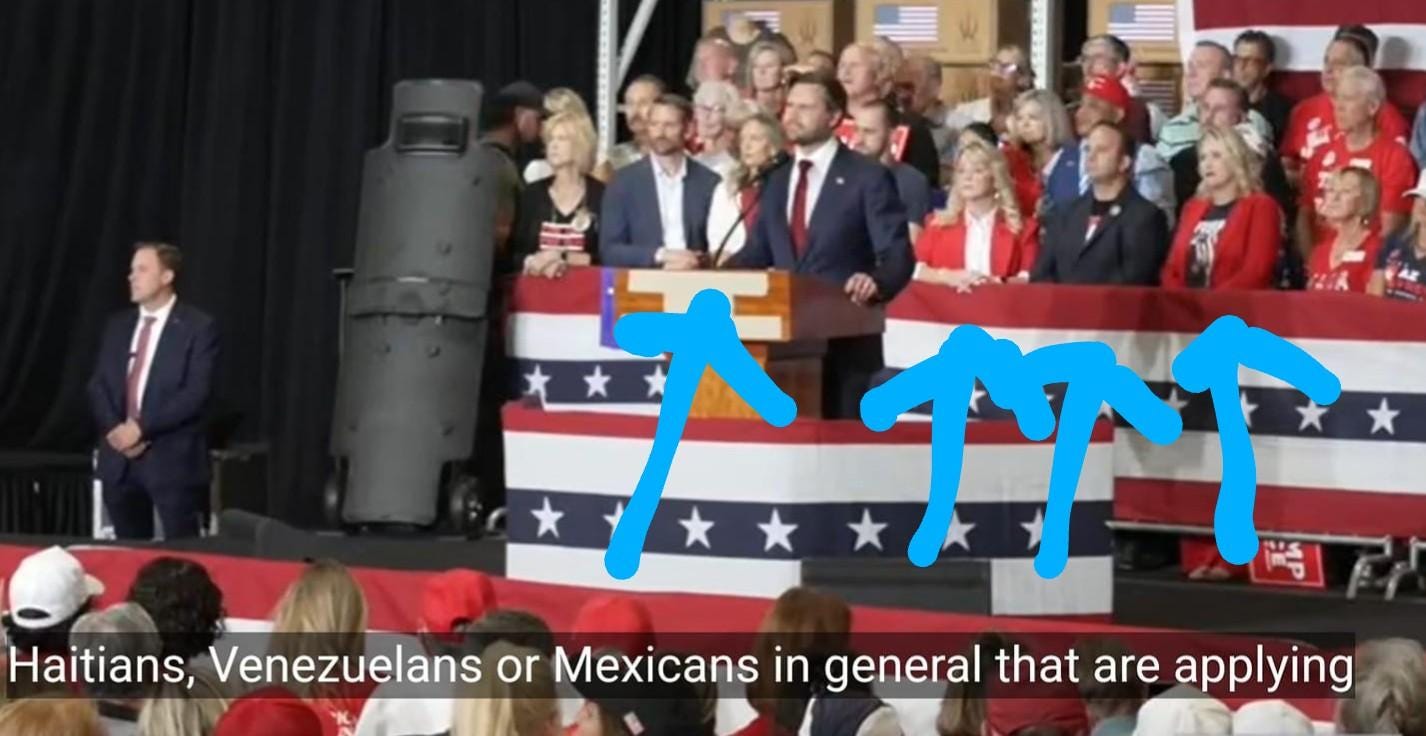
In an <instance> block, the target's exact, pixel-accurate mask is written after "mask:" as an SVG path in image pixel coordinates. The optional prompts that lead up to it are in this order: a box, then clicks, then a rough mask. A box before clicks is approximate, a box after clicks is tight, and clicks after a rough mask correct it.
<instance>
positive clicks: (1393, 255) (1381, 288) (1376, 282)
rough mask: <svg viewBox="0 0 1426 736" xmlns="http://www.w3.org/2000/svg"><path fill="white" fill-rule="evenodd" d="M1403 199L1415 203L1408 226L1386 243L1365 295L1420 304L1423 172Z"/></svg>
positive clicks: (1424, 277)
mask: <svg viewBox="0 0 1426 736" xmlns="http://www.w3.org/2000/svg"><path fill="white" fill-rule="evenodd" d="M1406 195H1407V196H1408V197H1411V198H1412V199H1413V200H1415V204H1414V205H1412V207H1411V223H1410V224H1409V225H1408V226H1407V227H1406V228H1404V229H1402V230H1400V231H1398V232H1397V233H1396V234H1395V235H1393V236H1391V239H1390V240H1389V241H1387V244H1386V247H1385V248H1383V249H1382V252H1381V257H1380V258H1379V259H1378V260H1377V264H1376V271H1374V272H1373V273H1372V280H1371V282H1370V283H1368V284H1367V293H1368V294H1374V295H1376V296H1385V297H1389V298H1391V299H1405V300H1407V301H1413V302H1420V301H1426V171H1422V172H1421V180H1420V181H1419V182H1417V184H1416V188H1415V189H1412V190H1411V191H1409V192H1407V193H1406Z"/></svg>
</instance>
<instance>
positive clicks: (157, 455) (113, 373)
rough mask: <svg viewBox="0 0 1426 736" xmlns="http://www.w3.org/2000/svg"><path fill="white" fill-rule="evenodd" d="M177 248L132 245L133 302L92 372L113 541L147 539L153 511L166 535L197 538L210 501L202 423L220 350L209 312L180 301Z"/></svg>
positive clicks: (108, 333)
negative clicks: (101, 433)
mask: <svg viewBox="0 0 1426 736" xmlns="http://www.w3.org/2000/svg"><path fill="white" fill-rule="evenodd" d="M181 262H182V255H181V254H180V253H179V250H178V248H176V247H174V246H172V245H169V244H167V243H139V244H138V246H136V247H135V249H134V257H133V260H132V262H131V263H130V266H129V296H130V298H131V300H132V301H133V302H134V304H136V305H137V308H136V309H126V310H124V311H122V312H120V313H118V314H115V315H114V316H113V317H111V318H110V319H109V323H108V325H106V326H105V328H104V336H103V338H102V342H101V343H100V346H99V359H98V362H97V364H96V365H95V367H94V375H93V376H92V377H91V378H90V379H89V405H90V410H91V411H92V412H93V414H94V421H95V423H96V424H98V425H99V429H100V431H102V432H104V439H103V441H101V442H100V443H99V462H98V468H97V471H96V472H97V475H98V477H99V480H100V482H102V483H103V484H104V507H105V508H106V509H107V510H108V511H109V518H110V520H111V521H113V523H114V533H115V535H116V536H118V537H119V538H120V539H151V538H152V537H153V534H154V528H153V513H154V509H155V508H157V509H158V516H159V520H160V521H161V522H162V523H163V531H164V536H165V538H167V539H176V538H180V537H193V536H197V535H198V519H199V514H200V513H202V511H203V510H204V509H205V508H206V506H207V501H206V499H207V495H206V488H207V485H208V479H209V466H208V448H207V440H206V438H205V434H204V433H205V430H206V428H205V427H204V423H203V413H204V408H205V407H206V405H207V403H208V395H209V391H210V389H211V387H212V382H213V365H214V362H215V361H216V359H217V356H218V331H217V328H216V326H215V325H214V323H213V319H212V318H211V317H209V316H208V315H206V314H204V313H202V312H200V311H198V310H197V309H195V308H193V307H191V306H189V305H187V304H184V303H182V302H179V301H178V296H177V294H176V293H175V291H174V280H175V279H176V278H177V277H178V270H179V266H180V264H181Z"/></svg>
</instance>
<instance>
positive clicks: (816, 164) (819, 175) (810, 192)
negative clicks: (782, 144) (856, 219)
mask: <svg viewBox="0 0 1426 736" xmlns="http://www.w3.org/2000/svg"><path fill="white" fill-rule="evenodd" d="M840 146H841V143H839V142H838V141H837V137H836V136H832V137H831V138H828V139H827V140H826V142H824V143H823V144H822V145H820V146H818V147H816V148H814V149H812V150H810V151H803V150H802V147H801V146H798V147H797V158H796V160H795V161H793V164H792V178H790V179H788V180H787V221H788V223H789V224H790V223H791V222H792V202H793V200H794V199H796V198H797V182H798V181H800V180H801V179H802V162H803V161H811V162H812V168H811V169H809V170H808V171H807V213H806V217H807V220H806V222H804V223H803V224H805V225H807V226H808V227H811V226H812V210H814V209H816V207H817V197H818V196H819V195H821V194H822V185H823V184H825V183H826V181H827V172H828V171H829V170H831V168H832V159H834V158H836V157H837V148H838V147H840Z"/></svg>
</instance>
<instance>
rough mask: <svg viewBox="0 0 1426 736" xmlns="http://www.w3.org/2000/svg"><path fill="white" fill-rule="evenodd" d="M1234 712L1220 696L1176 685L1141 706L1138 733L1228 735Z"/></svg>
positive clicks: (1144, 735)
mask: <svg viewBox="0 0 1426 736" xmlns="http://www.w3.org/2000/svg"><path fill="white" fill-rule="evenodd" d="M1232 732H1233V712H1232V711H1230V710H1228V706H1226V705H1224V704H1223V701H1221V700H1218V699H1217V698H1214V697H1210V696H1208V695H1205V694H1204V693H1203V691H1202V690H1199V689H1197V688H1193V687H1189V686H1187V685H1174V686H1173V687H1171V688H1169V689H1168V690H1166V691H1165V692H1164V693H1163V694H1162V695H1159V696H1158V697H1156V698H1151V699H1150V700H1149V701H1148V702H1146V703H1144V705H1143V706H1141V707H1140V708H1139V721H1138V723H1136V724H1135V725H1134V736H1188V735H1189V734H1193V735H1194V736H1227V735H1228V734H1230V733H1232Z"/></svg>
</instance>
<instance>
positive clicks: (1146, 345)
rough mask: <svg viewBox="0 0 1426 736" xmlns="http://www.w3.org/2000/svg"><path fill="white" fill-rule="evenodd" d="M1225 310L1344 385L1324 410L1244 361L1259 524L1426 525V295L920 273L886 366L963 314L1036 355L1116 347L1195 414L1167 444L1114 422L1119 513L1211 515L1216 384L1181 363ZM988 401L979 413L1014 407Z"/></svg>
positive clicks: (1380, 528) (1327, 527)
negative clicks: (1004, 280) (973, 278)
mask: <svg viewBox="0 0 1426 736" xmlns="http://www.w3.org/2000/svg"><path fill="white" fill-rule="evenodd" d="M1226 314H1232V315H1237V316H1239V317H1242V318H1243V319H1244V320H1245V321H1246V322H1247V323H1248V324H1250V325H1253V326H1257V327H1262V328H1264V329H1267V330H1270V331H1272V332H1274V333H1275V334H1277V335H1279V336H1281V337H1284V338H1287V339H1289V340H1291V341H1292V342H1293V343H1294V344H1295V345H1297V346H1298V347H1301V348H1302V349H1304V350H1306V351H1307V352H1309V353H1310V354H1312V356H1313V357H1315V358H1316V359H1317V360H1319V361H1321V362H1322V364H1323V365H1325V366H1326V367H1327V368H1328V369H1329V370H1331V371H1332V372H1333V373H1334V374H1336V376H1337V377H1338V378H1339V379H1340V380H1341V382H1342V395H1341V397H1340V398H1339V399H1338V400H1337V402H1336V403H1334V404H1332V405H1331V406H1330V407H1319V406H1317V405H1315V404H1313V403H1311V402H1309V401H1308V400H1307V397H1305V396H1303V395H1302V394H1301V393H1300V392H1298V391H1297V390H1296V389H1294V388H1292V387H1290V386H1288V385H1287V384H1284V383H1283V382H1281V381H1279V380H1277V379H1276V378H1273V377H1271V376H1267V375H1264V374H1262V373H1258V372H1256V371H1251V370H1248V369H1246V368H1244V369H1241V370H1240V375H1239V382H1240V385H1241V387H1242V394H1241V396H1240V404H1241V406H1242V409H1243V412H1244V414H1245V416H1246V417H1247V422H1248V430H1249V432H1250V434H1251V436H1252V442H1253V448H1254V451H1255V455H1256V461H1257V479H1258V489H1257V501H1256V505H1255V507H1254V509H1255V510H1254V519H1255V521H1256V523H1257V526H1258V528H1259V529H1263V530H1270V531H1279V532H1289V533H1292V532H1297V533H1303V532H1315V533H1327V534H1340V535H1358V536H1383V535H1390V536H1393V537H1400V538H1408V537H1412V536H1426V493H1423V491H1422V485H1421V482H1420V480H1419V479H1418V476H1417V474H1416V473H1414V472H1413V471H1410V470H1407V468H1410V467H1414V466H1415V464H1416V463H1417V462H1419V461H1418V458H1419V457H1420V456H1421V452H1422V447H1423V443H1426V372H1423V371H1422V370H1421V368H1420V366H1421V365H1423V363H1424V362H1426V320H1423V319H1422V316H1423V314H1426V313H1423V312H1422V310H1421V309H1420V308H1419V306H1418V305H1415V304H1410V303H1406V302H1395V301H1391V300H1386V299H1378V298H1374V297H1369V296H1365V295H1361V294H1326V293H1304V292H1298V293H1284V292H1273V291H1263V292H1250V291H1241V292H1191V291H1165V290H1157V289H1138V288H1102V287H1051V286H1038V285H1037V286H1021V287H999V288H988V289H981V290H977V291H976V292H975V293H973V294H970V295H958V294H955V293H954V292H951V291H950V290H947V289H944V288H939V287H934V286H928V285H925V284H912V285H911V286H910V287H909V288H907V290H906V291H904V292H903V293H902V294H901V295H900V296H899V297H898V298H897V299H896V301H894V302H892V304H891V306H890V308H889V310H888V313H887V324H886V336H885V345H886V363H887V366H888V367H890V368H893V369H897V368H906V367H908V366H910V365H913V364H915V363H916V362H919V361H920V360H922V359H924V358H926V357H927V356H930V355H932V354H934V353H935V352H936V351H937V350H938V349H939V347H940V345H941V343H942V342H943V341H944V340H945V338H946V336H947V335H948V334H950V331H951V330H952V329H954V327H955V326H956V325H959V324H974V325H979V326H981V327H984V328H985V329H986V330H987V331H988V332H990V333H991V334H992V335H994V336H995V337H998V338H1007V339H1010V340H1013V341H1014V342H1015V343H1016V344H1017V345H1019V347H1020V349H1021V350H1023V351H1026V352H1028V351H1030V350H1034V349H1036V348H1039V347H1042V346H1045V345H1052V344H1055V343H1062V342H1072V341H1079V340H1095V341H1101V342H1104V343H1107V344H1109V345H1110V346H1112V347H1113V348H1114V349H1115V352H1116V353H1117V355H1118V358H1119V362H1120V363H1122V364H1124V365H1127V366H1129V367H1130V368H1132V369H1134V371H1135V372H1137V373H1138V374H1139V376H1140V377H1141V378H1143V379H1144V380H1145V381H1146V382H1147V383H1148V385H1149V387H1150V388H1151V389H1152V390H1153V391H1154V392H1155V393H1156V394H1157V395H1159V396H1160V397H1162V398H1163V399H1164V400H1165V402H1167V403H1169V404H1171V405H1174V406H1175V408H1178V410H1179V413H1180V414H1181V415H1182V416H1183V422H1184V433H1183V436H1182V437H1181V438H1180V439H1179V440H1178V441H1177V442H1174V443H1173V444H1171V445H1167V446H1159V445H1154V444H1151V443H1149V442H1148V441H1147V440H1145V439H1144V438H1143V437H1142V436H1140V435H1139V434H1138V433H1137V432H1135V431H1133V430H1132V429H1128V428H1121V430H1120V431H1118V432H1116V433H1115V442H1114V449H1115V452H1114V475H1115V485H1114V518H1116V519H1120V520H1132V521H1149V522H1159V523H1166V524H1187V525H1195V526H1212V524H1213V512H1214V505H1215V502H1216V499H1217V496H1218V486H1219V483H1220V482H1221V480H1222V454H1221V452H1220V450H1219V447H1218V434H1217V425H1216V421H1215V418H1214V414H1213V410H1212V407H1211V406H1210V404H1209V400H1208V398H1207V395H1206V394H1189V393H1187V392H1186V391H1184V390H1183V389H1182V388H1181V387H1178V386H1177V384H1176V383H1175V382H1174V381H1173V376H1172V374H1171V371H1170V366H1171V365H1172V362H1173V359H1174V358H1175V357H1176V356H1177V355H1178V353H1179V352H1180V351H1181V350H1182V349H1183V348H1184V347H1185V346H1186V345H1188V343H1189V342H1190V341H1192V340H1193V338H1195V337H1196V336H1197V335H1198V334H1199V333H1200V332H1202V330H1203V329H1204V328H1206V327H1207V326H1208V325H1209V324H1210V323H1211V322H1212V321H1213V320H1215V319H1217V318H1218V317H1219V316H1222V315H1226ZM986 404H987V405H986V406H984V407H983V408H982V410H980V411H976V412H973V416H978V417H980V418H983V419H1000V418H1002V416H1003V414H1001V413H1000V412H999V410H998V409H996V408H995V407H993V406H989V405H988V402H986ZM1418 407H1419V408H1418ZM1418 422H1421V424H1418Z"/></svg>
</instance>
